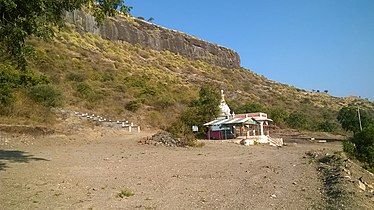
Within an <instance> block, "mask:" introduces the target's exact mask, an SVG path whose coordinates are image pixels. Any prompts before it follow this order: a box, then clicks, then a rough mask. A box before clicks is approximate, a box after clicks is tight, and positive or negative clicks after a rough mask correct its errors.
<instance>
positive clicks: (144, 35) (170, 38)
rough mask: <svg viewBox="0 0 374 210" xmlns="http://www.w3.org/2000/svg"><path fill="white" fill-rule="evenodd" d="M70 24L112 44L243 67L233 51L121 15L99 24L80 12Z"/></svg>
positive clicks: (69, 16)
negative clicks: (126, 44) (122, 44)
mask: <svg viewBox="0 0 374 210" xmlns="http://www.w3.org/2000/svg"><path fill="white" fill-rule="evenodd" d="M66 20H67V22H69V23H72V24H74V25H75V27H76V29H77V30H78V31H81V32H82V31H83V32H89V33H93V34H96V35H100V36H101V37H103V38H106V39H109V40H112V41H125V42H128V43H131V44H134V45H135V44H138V45H140V46H141V47H145V48H149V49H153V50H158V51H164V50H168V51H170V52H173V53H176V54H180V55H182V56H184V57H187V58H190V59H194V60H204V61H206V62H208V63H210V64H213V65H218V66H222V67H227V68H239V67H240V57H239V55H238V54H237V53H236V52H234V51H233V50H231V49H228V48H225V47H221V46H218V45H217V44H212V43H209V42H205V41H203V40H201V39H198V38H196V37H193V36H190V35H187V34H184V33H182V32H178V31H175V30H170V29H166V28H163V27H161V26H158V25H155V24H152V23H149V22H146V21H143V20H140V19H136V18H131V17H125V16H120V15H118V16H117V17H116V18H107V19H106V20H105V21H104V22H103V23H101V24H98V23H97V22H96V21H95V18H94V17H93V16H92V15H89V14H88V13H85V12H83V11H79V10H76V11H73V12H70V13H67V14H66Z"/></svg>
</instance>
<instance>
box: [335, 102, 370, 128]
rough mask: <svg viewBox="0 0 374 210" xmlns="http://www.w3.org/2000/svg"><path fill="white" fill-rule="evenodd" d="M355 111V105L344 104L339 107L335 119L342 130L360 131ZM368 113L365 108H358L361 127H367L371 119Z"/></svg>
mask: <svg viewBox="0 0 374 210" xmlns="http://www.w3.org/2000/svg"><path fill="white" fill-rule="evenodd" d="M357 111H358V110H357V107H354V106H346V107H343V108H341V109H340V111H339V113H338V117H337V119H338V121H339V123H340V124H341V125H342V128H343V129H344V130H346V131H352V132H353V133H357V132H359V131H360V122H359V117H358V112H357ZM370 114H371V113H370V112H368V111H367V110H360V116H361V125H362V127H363V128H365V127H367V126H368V125H369V124H370V123H371V122H372V121H373V119H372V117H371V115H370Z"/></svg>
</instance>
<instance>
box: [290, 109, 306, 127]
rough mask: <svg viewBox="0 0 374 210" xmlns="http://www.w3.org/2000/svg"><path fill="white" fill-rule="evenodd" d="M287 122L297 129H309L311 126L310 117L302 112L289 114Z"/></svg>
mask: <svg viewBox="0 0 374 210" xmlns="http://www.w3.org/2000/svg"><path fill="white" fill-rule="evenodd" d="M286 123H287V125H288V126H290V127H291V128H295V129H307V128H308V126H309V120H308V117H307V116H306V115H305V114H303V113H300V112H293V113H291V114H290V115H289V116H288V118H287V120H286Z"/></svg>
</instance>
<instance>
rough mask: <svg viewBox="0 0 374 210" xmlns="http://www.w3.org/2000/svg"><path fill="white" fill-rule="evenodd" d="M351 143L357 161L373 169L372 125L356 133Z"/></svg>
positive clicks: (373, 142) (373, 132) (373, 144)
mask: <svg viewBox="0 0 374 210" xmlns="http://www.w3.org/2000/svg"><path fill="white" fill-rule="evenodd" d="M351 141H352V142H353V143H354V145H355V148H356V153H355V154H356V157H357V159H358V160H360V161H362V162H364V163H366V164H367V165H368V167H369V168H372V169H374V124H371V125H369V126H367V127H366V128H364V129H363V130H362V131H361V132H358V133H356V134H355V135H354V137H353V138H352V139H351Z"/></svg>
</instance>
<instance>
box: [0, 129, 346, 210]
mask: <svg viewBox="0 0 374 210" xmlns="http://www.w3.org/2000/svg"><path fill="white" fill-rule="evenodd" d="M150 134H151V133H147V132H143V133H141V134H140V135H138V134H137V135H134V134H132V135H130V134H128V135H124V136H122V137H118V136H117V137H115V136H111V137H103V138H97V139H94V140H90V139H86V140H80V139H79V138H75V140H74V138H70V137H69V138H64V137H54V138H52V137H45V138H36V139H27V138H26V139H23V140H22V139H8V138H0V178H1V180H0V208H1V209H41V208H52V209H54V208H73V209H76V208H79V209H80V208H95V209H106V208H126V209H128V208H131V209H134V208H143V209H146V208H158V209H176V208H179V209H194V208H200V209H212V208H219V209H221V208H222V209H244V208H252V209H253V208H254V209H269V208H272V209H307V208H315V207H318V206H320V205H321V204H323V202H324V201H323V195H322V194H321V193H320V188H321V187H322V183H321V181H320V180H319V179H318V175H317V173H316V169H315V166H314V165H313V164H310V163H309V162H308V159H307V158H303V156H304V153H305V152H306V151H309V150H311V149H322V148H329V150H331V149H332V150H340V144H339V143H326V144H310V143H305V144H290V145H289V146H286V147H283V148H275V147H270V146H253V147H245V146H240V145H236V144H233V143H219V142H207V143H206V145H205V146H204V147H203V148H166V147H162V146H157V147H156V146H150V145H139V144H138V143H137V142H138V140H140V139H141V138H143V137H145V136H147V135H150ZM72 139H73V140H72ZM5 141H6V142H5ZM31 143H32V144H31ZM12 151H13V153H12ZM16 151H19V152H16ZM22 152H24V153H22ZM126 188H127V189H131V190H132V191H133V192H134V193H135V195H134V196H131V197H128V198H119V197H117V196H116V195H117V194H118V193H119V192H120V191H121V190H123V189H126Z"/></svg>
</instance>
